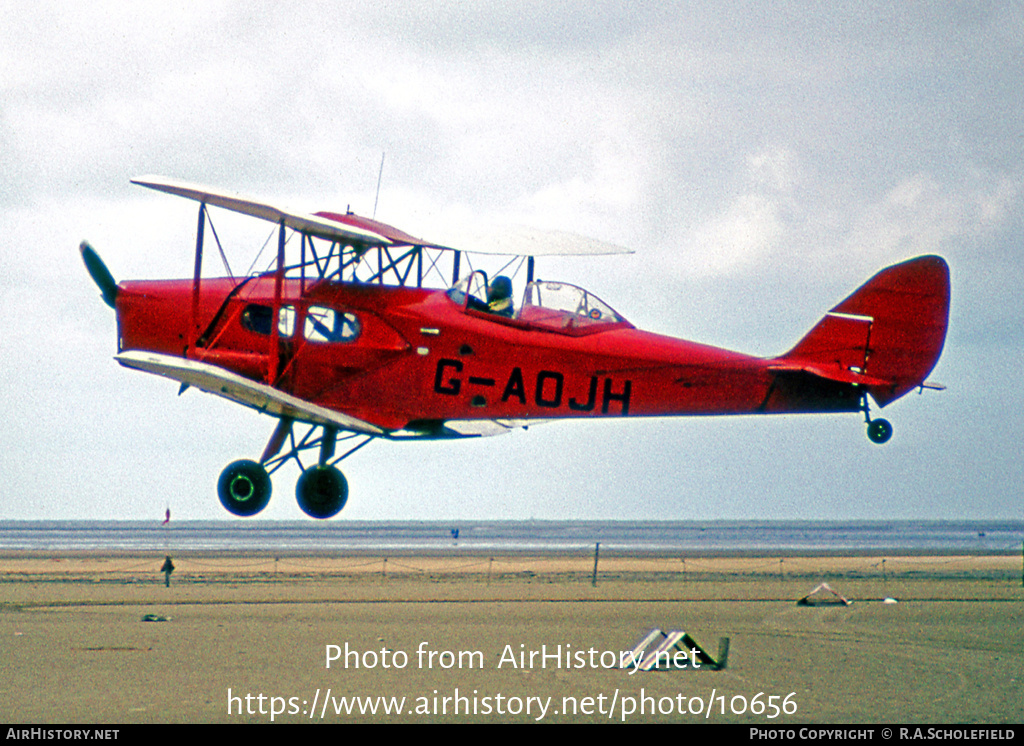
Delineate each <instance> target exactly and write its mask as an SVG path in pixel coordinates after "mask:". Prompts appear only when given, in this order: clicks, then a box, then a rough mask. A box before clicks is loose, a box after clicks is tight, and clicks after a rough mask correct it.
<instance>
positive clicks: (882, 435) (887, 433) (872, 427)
mask: <svg viewBox="0 0 1024 746" xmlns="http://www.w3.org/2000/svg"><path fill="white" fill-rule="evenodd" d="M891 437H892V425H890V424H889V420H871V422H869V423H868V440H870V441H871V442H872V443H878V444H879V445H881V444H882V443H885V442H886V441H887V440H889V438H891Z"/></svg>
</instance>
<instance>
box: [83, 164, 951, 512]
mask: <svg viewBox="0 0 1024 746" xmlns="http://www.w3.org/2000/svg"><path fill="white" fill-rule="evenodd" d="M134 183H136V184H140V185H142V186H145V187H150V188H152V189H157V190H160V191H163V192H168V193H170V194H175V195H179V196H182V197H186V198H188V199H192V200H196V201H198V202H199V221H198V231H197V238H196V249H195V271H194V276H193V277H192V278H191V279H183V280H166V281H165V280H159V281H158V280H154V281H130V282H122V283H121V284H120V285H118V284H117V283H115V282H114V280H113V278H112V277H111V275H110V272H109V271H108V270H107V268H106V267H105V266H104V265H103V263H102V261H101V260H100V259H99V257H98V256H97V254H96V253H95V252H94V251H93V250H92V249H91V248H90V247H89V245H88V244H87V243H85V242H83V243H82V246H81V251H82V256H83V258H84V260H85V263H86V266H87V268H88V269H89V272H90V274H91V275H92V277H93V279H94V280H95V281H96V283H97V284H98V285H99V287H100V289H101V291H102V294H103V298H104V300H105V301H106V302H107V304H109V305H110V306H111V307H113V308H114V309H116V311H117V322H118V354H117V356H116V359H117V361H118V362H119V363H120V364H121V365H124V366H126V367H129V368H136V369H138V370H143V371H147V372H150V373H156V374H159V375H162V376H166V377H167V378H171V379H174V380H175V381H178V382H179V383H180V384H181V390H182V391H184V390H185V389H187V388H189V387H195V388H198V389H201V390H203V391H207V392H210V393H213V394H217V395H218V396H222V397H226V398H228V399H231V400H233V401H236V402H239V403H241V404H244V405H246V406H249V407H252V408H254V409H256V410H258V411H260V412H264V413H266V414H270V415H272V416H274V417H276V418H277V419H278V424H277V427H276V429H275V430H274V433H273V435H272V436H271V438H270V441H269V443H268V444H267V446H266V448H265V450H264V451H263V454H262V456H260V458H259V460H257V461H252V460H241V461H236V462H234V463H232V464H229V465H228V466H227V467H226V468H225V469H224V471H223V472H222V474H221V476H220V480H219V483H218V492H219V495H220V500H221V502H222V503H223V505H224V507H225V508H227V510H229V511H230V512H231V513H234V514H235V515H240V516H250V515H255V514H256V513H258V512H259V511H261V510H262V509H263V508H264V507H265V506H266V504H267V502H268V501H269V499H270V493H271V482H270V477H269V475H270V474H271V473H273V472H274V471H275V470H276V469H278V468H280V466H282V465H283V464H284V463H286V462H287V461H289V460H290V459H294V460H295V461H296V462H297V463H298V465H299V468H300V469H301V470H302V474H301V476H300V477H299V480H298V484H297V487H296V495H297V498H298V502H299V506H300V507H301V508H302V510H303V511H305V512H306V513H307V514H308V515H310V516H313V517H315V518H329V517H331V516H333V515H335V514H336V513H337V512H338V511H339V510H341V508H342V507H344V505H345V501H346V499H347V496H348V486H347V483H346V481H345V478H344V476H343V475H342V473H341V472H340V471H339V470H338V469H337V467H336V464H337V463H338V462H339V461H341V460H342V459H344V458H346V457H348V456H350V455H352V454H353V453H354V452H355V451H357V450H358V449H359V448H361V447H362V446H364V445H366V443H368V442H370V441H371V440H374V439H390V440H397V439H409V438H453V439H454V438H464V437H473V436H481V435H494V434H498V433H503V432H508V431H509V430H511V429H514V428H518V427H525V426H527V425H529V424H531V423H536V422H539V421H544V420H551V419H556V418H568V417H573V418H584V417H624V416H630V417H640V416H666V415H721V414H784V413H797V412H860V413H863V415H864V418H865V420H866V422H867V433H868V437H869V438H870V439H871V440H872V441H873V442H875V443H885V442H886V441H887V440H888V439H889V437H890V436H891V434H892V426H891V425H890V424H889V423H888V422H887V421H886V420H883V419H872V418H871V416H870V414H869V409H868V402H869V398H870V399H872V400H874V402H875V403H876V404H877V405H878V406H879V407H884V406H886V405H887V404H889V403H891V402H893V401H895V400H896V399H898V398H900V397H901V396H903V395H904V394H906V393H908V392H909V391H911V390H913V389H915V388H941V387H939V386H935V385H934V384H929V383H926V382H925V378H926V376H927V375H928V374H929V373H930V372H931V370H932V368H933V367H934V366H935V363H936V362H937V361H938V359H939V355H940V353H941V351H942V346H943V343H944V340H945V336H946V326H947V320H948V314H949V270H948V267H947V266H946V262H945V261H943V259H941V258H940V257H938V256H921V257H918V258H916V259H910V260H908V261H905V262H903V263H901V264H897V265H894V266H892V267H888V268H887V269H884V270H882V271H881V272H879V273H878V274H876V275H875V276H874V277H872V278H871V279H870V280H868V281H867V282H866V283H865V284H864V285H862V286H861V287H860V288H859V289H857V290H856V291H855V292H854V293H853V294H852V295H850V296H849V297H848V298H846V299H845V300H843V301H842V302H841V303H839V304H838V305H836V306H835V307H834V308H833V309H832V310H830V311H828V312H827V313H826V314H825V316H824V318H822V319H821V321H820V322H818V324H817V325H816V326H815V327H814V328H813V329H811V331H810V332H809V333H808V334H807V335H806V336H805V337H804V338H803V339H801V340H800V341H799V342H798V343H797V344H796V346H795V347H793V349H791V350H790V351H789V352H787V353H785V354H784V355H781V356H779V357H774V358H767V359H764V358H757V357H751V356H748V355H743V354H740V353H737V352H730V351H727V350H723V349H717V348H714V347H709V346H706V345H701V344H696V343H694V342H687V341H683V340H678V339H672V338H669V337H664V336H659V335H657V334H652V333H650V332H645V331H641V330H639V329H636V328H635V327H634V326H633V325H632V324H630V323H629V322H628V321H627V320H626V319H625V318H624V317H623V316H622V315H620V314H619V313H618V312H617V311H615V310H614V309H613V308H611V306H609V305H608V304H606V303H605V302H604V301H602V300H600V299H599V298H597V297H596V296H595V295H593V294H592V293H590V292H589V291H587V290H584V289H582V288H579V287H576V286H574V285H570V284H567V283H563V282H551V281H546V280H545V281H542V280H535V279H534V276H533V275H534V257H537V256H544V255H551V254H601V253H623V252H624V251H625V250H623V249H620V248H619V247H616V246H611V245H609V244H604V243H601V242H598V241H593V240H590V239H584V238H581V237H577V236H571V235H569V234H564V233H543V234H541V233H538V232H531V231H528V230H525V229H523V230H519V229H517V230H514V231H509V232H506V233H503V234H501V235H490V236H485V237H483V238H477V239H472V243H471V244H462V245H454V242H448V241H445V242H430V241H424V240H421V239H419V238H415V237H413V236H411V235H409V234H407V233H404V232H402V231H400V230H397V229H395V228H393V227H391V226H388V225H384V224H383V223H380V222H377V221H375V220H371V219H368V218H364V217H360V216H358V215H355V214H352V213H351V212H345V213H343V214H338V213H331V212H321V213H316V214H313V215H310V214H302V213H297V212H292V211H288V210H284V209H279V208H277V207H274V206H272V205H269V204H267V203H264V202H260V201H256V200H251V199H246V198H243V197H239V196H235V195H231V194H227V193H224V192H220V191H217V190H213V189H208V188H205V187H200V186H196V185H192V184H185V183H181V182H176V181H172V180H168V179H164V178H158V177H152V178H142V179H137V180H135V181H134ZM210 206H215V207H219V208H225V209H227V210H231V211H235V212H239V213H243V214H245V215H250V216H254V217H257V218H261V219H263V220H267V221H270V222H273V223H276V224H277V225H278V229H277V233H278V240H277V257H276V259H275V260H274V262H273V264H272V265H271V267H270V268H269V269H268V270H267V271H266V272H262V273H254V274H250V275H249V276H246V277H242V278H235V277H233V276H230V274H231V273H230V270H228V274H229V276H228V277H221V278H215V279H209V278H202V277H201V267H202V259H203V249H204V235H205V226H206V224H207V223H208V222H209V211H208V208H209V207H210ZM211 226H212V223H211ZM213 235H214V237H215V238H216V236H217V234H216V231H213ZM296 236H297V237H298V239H299V240H298V243H299V246H298V247H297V248H298V252H296V251H295V249H296V247H295V246H294V243H295V242H294V241H293V239H294V238H295V237H296ZM290 242H291V243H292V244H293V246H292V248H291V251H290V254H295V253H298V254H299V256H298V257H297V258H294V259H293V261H292V262H291V263H289V262H288V261H287V260H286V246H287V244H289V243H290ZM217 245H218V248H220V241H219V238H218V239H217ZM464 250H468V251H469V252H471V253H485V254H486V253H490V254H502V255H506V256H512V257H513V263H514V262H516V261H518V262H519V265H518V269H517V273H518V270H521V269H522V267H523V265H524V264H525V267H526V273H525V274H526V278H525V280H526V285H525V289H524V293H523V296H522V301H521V302H520V303H519V304H518V305H515V304H514V303H513V302H512V283H511V281H510V279H509V278H508V277H507V276H505V275H504V274H502V275H499V276H495V277H494V278H490V279H489V278H488V277H487V275H486V274H485V273H484V272H482V271H479V270H471V269H470V271H467V272H466V273H465V274H464V275H463V274H461V273H460V267H461V260H462V258H463V256H464ZM221 255H222V257H224V253H223V249H221ZM224 264H225V267H226V268H227V266H228V263H227V259H226V258H224ZM467 264H468V259H467ZM449 269H450V277H451V283H452V286H451V287H450V288H449V289H447V290H445V289H440V290H432V289H427V288H426V287H424V279H425V274H426V275H427V276H429V275H430V274H431V273H437V274H438V275H440V276H441V277H442V280H443V281H444V282H445V284H447V277H448V276H449V275H448V274H447V271H448V270H449ZM442 271H444V274H442ZM386 281H387V282H386ZM297 425H304V426H305V427H306V430H305V432H304V434H301V435H297V434H296V432H295V430H296V426H297ZM339 442H343V443H344V445H345V446H346V447H347V449H346V450H345V451H344V453H342V454H341V455H336V451H337V446H338V443H339ZM309 450H313V451H316V455H317V460H316V463H315V464H312V465H310V466H308V467H306V466H304V464H303V463H302V461H301V460H300V454H302V453H303V452H306V451H309Z"/></svg>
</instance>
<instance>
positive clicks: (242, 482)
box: [217, 460, 272, 516]
mask: <svg viewBox="0 0 1024 746" xmlns="http://www.w3.org/2000/svg"><path fill="white" fill-rule="evenodd" d="M271 489H272V487H271V484H270V477H269V476H268V475H267V470H266V469H264V468H263V466H261V465H260V464H258V463H256V462H255V461H247V460H244V461H235V462H233V463H230V464H228V465H227V467H226V468H225V469H224V471H222V472H221V473H220V479H219V480H218V481H217V495H218V496H219V497H220V502H221V505H223V506H224V507H225V508H226V509H227V511H228V512H229V513H234V514H235V515H240V516H250V515H256V514H257V513H259V512H260V511H261V510H263V509H264V508H265V507H267V503H268V502H270V491H271Z"/></svg>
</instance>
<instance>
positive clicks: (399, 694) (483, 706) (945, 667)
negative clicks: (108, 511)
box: [0, 552, 1024, 724]
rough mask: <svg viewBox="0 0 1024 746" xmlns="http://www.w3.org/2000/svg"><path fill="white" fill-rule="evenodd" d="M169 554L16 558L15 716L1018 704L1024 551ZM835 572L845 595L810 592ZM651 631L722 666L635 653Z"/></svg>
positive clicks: (716, 717) (963, 709)
mask: <svg viewBox="0 0 1024 746" xmlns="http://www.w3.org/2000/svg"><path fill="white" fill-rule="evenodd" d="M163 561H164V556H163V555H157V554H154V553H141V554H140V553H135V554H133V553H107V554H104V553H96V552H92V553H78V554H41V553H37V552H7V553H4V554H2V555H0V660H2V665H3V677H2V683H0V716H2V717H3V718H4V719H5V720H7V721H9V722H16V723H57V722H64V723H133V722H144V723H152V722H191V723H207V722H268V721H270V720H271V719H272V718H273V719H274V720H275V721H277V722H310V721H312V722H318V721H324V722H349V721H371V722H400V721H403V722H533V721H543V722H607V721H611V722H698V721H699V722H731V723H736V722H741V723H747V724H758V723H760V724H787V723H789V724H792V723H1020V722H1024V688H1022V678H1024V646H1022V645H1021V641H1022V637H1021V631H1020V630H1021V624H1022V621H1024V588H1022V586H1021V558H1020V555H995V556H991V555H984V556H934V555H913V556H884V557H883V556H864V555H849V556H827V557H824V556H796V557H755V556H718V557H696V556H672V557H668V556H661V557H652V556H643V557H626V556H602V557H601V558H600V562H599V567H598V575H597V583H596V585H595V584H594V583H593V569H594V560H593V556H584V555H580V556H569V555H555V556H526V555H513V556H491V555H480V556H468V555H458V556H412V555H392V556H388V557H383V556H371V555H366V554H362V555H350V556H342V555H331V556H311V555H296V556H283V555H277V556H274V555H264V554H253V555H243V554H237V553H235V554H219V553H188V554H184V553H183V554H181V555H175V556H173V562H174V565H175V568H176V569H175V572H174V573H173V574H172V576H171V582H170V587H165V586H164V576H163V574H162V573H161V572H160V567H161V565H162V564H163ZM823 581H824V582H828V583H829V584H830V586H831V587H832V588H833V589H834V590H835V591H837V592H838V593H840V594H842V595H843V596H845V597H846V598H847V599H848V600H850V601H851V603H850V605H836V604H828V605H817V606H801V605H798V604H797V603H796V601H797V600H798V599H799V598H801V597H803V596H805V595H806V594H807V593H808V592H809V591H811V590H812V589H814V588H815V587H816V586H817V585H818V584H819V583H821V582H823ZM830 597H831V596H830ZM887 598H889V599H895V600H896V601H897V602H896V603H891V602H890V603H886V602H884V600H885V599H887ZM144 619H156V620H159V621H143V620H144ZM651 629H661V630H664V631H665V632H668V631H671V630H683V631H686V632H687V633H689V634H690V635H691V636H692V638H693V639H694V640H696V641H697V642H698V643H699V644H700V645H701V646H702V647H703V648H705V649H706V650H707V651H708V652H709V653H710V654H711V655H712V657H714V656H715V655H716V654H717V652H718V649H719V638H721V637H728V638H729V640H730V647H729V656H728V665H727V667H726V668H725V669H724V670H710V666H708V665H707V664H705V665H702V666H701V667H700V668H699V669H694V668H693V667H692V665H689V666H687V667H685V668H675V669H671V670H661V671H651V672H644V671H638V670H636V665H632V666H629V665H627V666H626V668H624V669H623V668H618V667H617V663H616V662H615V661H614V658H615V657H616V656H617V655H619V653H620V651H623V650H629V649H630V648H632V647H633V645H634V644H635V643H636V642H638V641H639V640H640V639H641V638H643V637H644V635H645V634H646V633H647V632H648V631H650V630H651ZM531 654H532V660H531ZM332 656H333V658H334V660H333V661H331V663H330V667H328V658H331V657H332ZM676 660H677V662H678V660H679V659H678V658H677V659H676ZM618 662H619V663H621V659H620V660H619V661H618ZM628 662H629V661H628V660H627V664H628ZM403 698H404V699H403ZM372 710H376V711H375V712H372ZM388 710H390V711H388ZM397 710H400V712H397Z"/></svg>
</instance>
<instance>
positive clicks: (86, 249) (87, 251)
mask: <svg viewBox="0 0 1024 746" xmlns="http://www.w3.org/2000/svg"><path fill="white" fill-rule="evenodd" d="M78 249H79V251H81V252H82V261H84V262H85V268H86V269H87V270H89V275H90V276H91V277H92V281H93V282H95V283H96V285H97V286H98V287H99V289H100V292H101V293H102V294H103V302H104V303H106V304H107V305H108V306H110V307H111V308H114V302H115V301H116V300H117V283H116V282H115V281H114V276H113V275H112V274H110V270H109V269H107V265H106V264H104V263H103V260H102V259H100V255H99V254H97V253H96V249H94V248H93V247H92V246H90V245H89V242H88V241H82V243H81V244H80V245H79V247H78Z"/></svg>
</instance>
